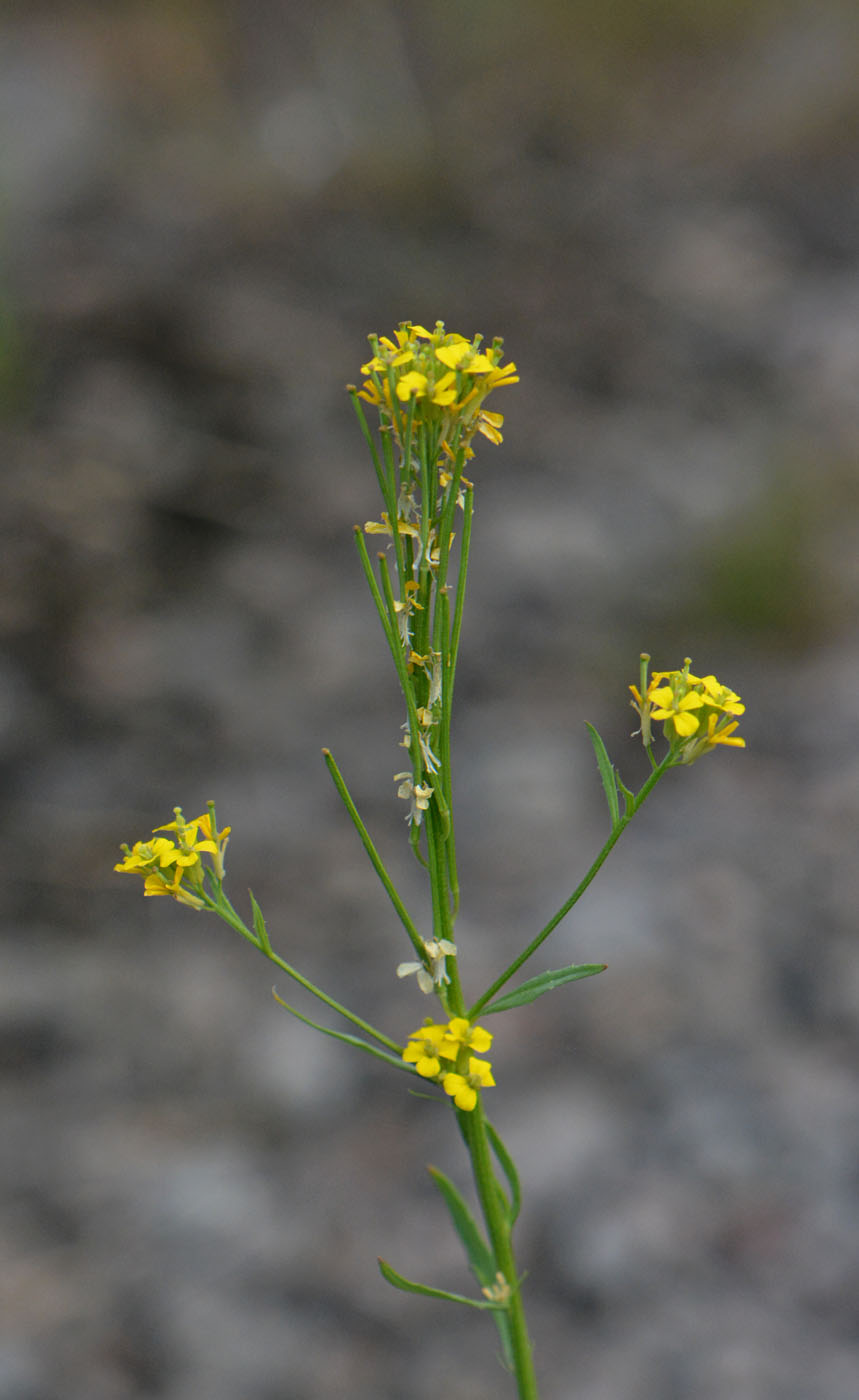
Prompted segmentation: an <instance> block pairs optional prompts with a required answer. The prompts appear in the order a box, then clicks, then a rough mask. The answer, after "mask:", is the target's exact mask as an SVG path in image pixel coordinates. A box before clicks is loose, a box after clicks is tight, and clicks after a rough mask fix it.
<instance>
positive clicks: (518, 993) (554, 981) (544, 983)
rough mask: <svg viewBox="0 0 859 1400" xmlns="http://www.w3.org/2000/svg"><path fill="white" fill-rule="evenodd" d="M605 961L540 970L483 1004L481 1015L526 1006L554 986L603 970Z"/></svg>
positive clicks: (553, 988)
mask: <svg viewBox="0 0 859 1400" xmlns="http://www.w3.org/2000/svg"><path fill="white" fill-rule="evenodd" d="M605 970H606V964H605V963H574V964H573V965H572V966H571V967H562V968H560V969H559V970H558V971H557V972H541V973H539V974H538V975H537V976H536V977H529V978H528V981H527V982H523V983H522V984H521V985H520V986H518V987H517V988H516V989H515V991H512V992H507V994H506V995H505V996H503V997H498V998H496V1000H495V1001H491V1002H490V1003H489V1005H488V1006H484V1007H483V1010H482V1011H481V1013H480V1014H481V1016H488V1015H490V1013H491V1012H493V1011H509V1010H510V1009H511V1008H512V1007H514V1006H526V1005H527V1004H528V1002H529V1001H536V1000H537V998H538V997H541V996H542V995H543V993H544V992H553V991H554V990H555V988H556V987H563V985H564V983H565V982H578V981H579V979H580V978H582V977H594V976H596V974H597V973H598V972H605Z"/></svg>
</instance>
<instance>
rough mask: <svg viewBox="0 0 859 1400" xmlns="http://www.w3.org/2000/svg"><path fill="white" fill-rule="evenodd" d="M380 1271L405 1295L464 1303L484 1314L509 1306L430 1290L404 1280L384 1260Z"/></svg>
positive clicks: (381, 1260)
mask: <svg viewBox="0 0 859 1400" xmlns="http://www.w3.org/2000/svg"><path fill="white" fill-rule="evenodd" d="M379 1269H380V1270H381V1273H382V1277H383V1278H386V1279H387V1280H388V1283H390V1284H391V1286H392V1287H393V1288H401V1289H402V1291H403V1292H404V1293H422V1294H423V1296H424V1297H425V1298H445V1299H447V1301H448V1302H449V1303H463V1304H464V1305H465V1306H466V1307H467V1308H481V1309H482V1310H483V1311H484V1312H494V1313H498V1312H501V1311H503V1310H504V1309H505V1308H506V1306H507V1304H506V1303H495V1302H493V1301H492V1300H491V1299H489V1298H486V1299H480V1300H478V1299H477V1298H466V1296H465V1294H464V1293H449V1292H448V1290H447V1289H446V1288H430V1287H429V1286H428V1285H427V1284H425V1283H415V1282H413V1280H412V1279H408V1278H403V1276H402V1274H398V1273H397V1271H396V1269H392V1268H391V1266H390V1264H388V1263H387V1262H386V1260H384V1259H379Z"/></svg>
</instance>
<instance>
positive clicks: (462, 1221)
mask: <svg viewBox="0 0 859 1400" xmlns="http://www.w3.org/2000/svg"><path fill="white" fill-rule="evenodd" d="M427 1171H428V1172H429V1174H430V1176H431V1177H432V1179H433V1181H434V1182H435V1184H436V1186H437V1187H438V1189H439V1191H440V1192H441V1194H442V1196H443V1197H444V1202H445V1205H446V1206H447V1208H448V1210H449V1211H450V1218H451V1220H452V1221H453V1227H454V1229H455V1230H456V1233H457V1234H458V1235H459V1238H460V1239H461V1240H462V1244H463V1248H464V1249H465V1252H466V1254H467V1255H468V1262H469V1264H470V1265H471V1268H472V1272H473V1274H474V1276H475V1278H476V1279H477V1281H478V1283H479V1284H481V1286H484V1287H485V1286H488V1285H489V1284H491V1283H492V1282H493V1280H494V1278H495V1259H494V1257H493V1254H492V1250H491V1249H490V1248H489V1245H488V1244H487V1243H486V1241H485V1239H484V1238H483V1235H482V1234H481V1231H480V1227H479V1225H478V1224H477V1221H476V1220H475V1219H474V1216H473V1215H472V1214H471V1211H470V1210H469V1209H468V1206H467V1205H466V1203H465V1201H464V1200H463V1198H462V1196H461V1195H460V1193H459V1191H457V1189H456V1187H455V1186H454V1184H453V1182H452V1181H451V1180H450V1178H449V1177H446V1176H445V1174H444V1172H440V1171H439V1170H438V1168H437V1167H427Z"/></svg>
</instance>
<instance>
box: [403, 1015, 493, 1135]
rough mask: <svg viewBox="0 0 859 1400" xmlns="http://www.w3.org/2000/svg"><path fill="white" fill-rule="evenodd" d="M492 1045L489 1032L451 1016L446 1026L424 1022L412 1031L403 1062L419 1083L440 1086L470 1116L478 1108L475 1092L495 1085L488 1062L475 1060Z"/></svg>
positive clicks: (463, 1019)
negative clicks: (411, 1066)
mask: <svg viewBox="0 0 859 1400" xmlns="http://www.w3.org/2000/svg"><path fill="white" fill-rule="evenodd" d="M491 1044H492V1032H491V1031H488V1030H486V1029H485V1028H484V1027H483V1026H472V1024H471V1022H470V1021H467V1020H466V1018H465V1017H464V1016H454V1017H453V1019H452V1020H450V1021H448V1022H447V1024H446V1025H439V1024H434V1023H433V1022H432V1021H426V1022H425V1023H424V1025H422V1026H421V1027H420V1028H419V1029H418V1030H416V1031H413V1032H412V1034H411V1035H410V1036H409V1043H408V1045H407V1046H406V1048H405V1050H404V1051H403V1059H404V1060H405V1062H406V1064H408V1065H414V1067H415V1069H416V1070H417V1072H418V1074H419V1075H420V1076H421V1078H422V1079H434V1080H435V1081H436V1082H437V1083H440V1084H441V1086H442V1088H443V1089H444V1092H445V1093H446V1094H449V1095H450V1097H451V1098H452V1099H453V1101H454V1103H455V1104H456V1106H457V1108H461V1109H463V1111H464V1112H465V1113H471V1111H472V1110H473V1109H474V1108H475V1107H476V1106H477V1094H478V1091H479V1090H480V1089H490V1088H492V1086H493V1085H494V1084H495V1080H494V1079H493V1078H492V1065H491V1064H490V1062H489V1060H481V1059H478V1056H479V1055H482V1054H485V1052H486V1051H487V1050H488V1049H489V1047H490V1045H491ZM474 1052H476V1053H474Z"/></svg>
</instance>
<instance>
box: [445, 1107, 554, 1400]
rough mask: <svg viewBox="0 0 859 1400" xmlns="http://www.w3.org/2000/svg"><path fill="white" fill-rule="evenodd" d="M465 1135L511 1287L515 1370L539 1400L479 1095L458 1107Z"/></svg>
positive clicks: (525, 1399)
mask: <svg viewBox="0 0 859 1400" xmlns="http://www.w3.org/2000/svg"><path fill="white" fill-rule="evenodd" d="M457 1117H458V1119H459V1124H460V1128H461V1130H462V1135H463V1137H464V1139H465V1143H466V1146H467V1147H468V1152H469V1156H470V1157H471V1170H472V1173H473V1175H474V1184H475V1187H476V1188H477V1195H478V1198H479V1200H480V1208H481V1210H482V1212H483V1218H484V1220H485V1222H486V1229H487V1233H488V1235H489V1239H490V1242H491V1245H492V1253H493V1255H494V1257H495V1263H496V1267H497V1268H498V1271H499V1272H500V1273H501V1274H503V1276H504V1279H505V1281H506V1283H507V1284H508V1285H509V1287H510V1289H511V1290H512V1291H511V1295H510V1302H509V1304H508V1307H507V1319H508V1322H509V1325H510V1348H511V1351H512V1353H513V1370H514V1374H515V1376H516V1385H517V1388H518V1392H519V1397H520V1400H539V1393H538V1390H537V1376H536V1373H535V1371H534V1359H533V1355H532V1348H531V1338H530V1336H529V1335H528V1324H527V1322H526V1321H525V1309H524V1307H523V1304H522V1294H521V1292H520V1290H519V1281H518V1278H517V1275H516V1260H515V1257H514V1254H513V1240H512V1234H511V1226H510V1220H509V1217H508V1215H507V1211H506V1209H505V1205H504V1197H503V1194H502V1191H501V1188H500V1186H499V1184H498V1180H497V1178H496V1176H495V1173H494V1171H493V1169H492V1155H491V1151H490V1146H489V1138H488V1135H487V1132H486V1119H485V1117H484V1114H483V1105H482V1104H481V1102H480V1098H479V1097H478V1100H477V1104H476V1106H475V1108H473V1109H472V1111H471V1112H470V1113H463V1112H461V1111H460V1110H458V1109H457Z"/></svg>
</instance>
